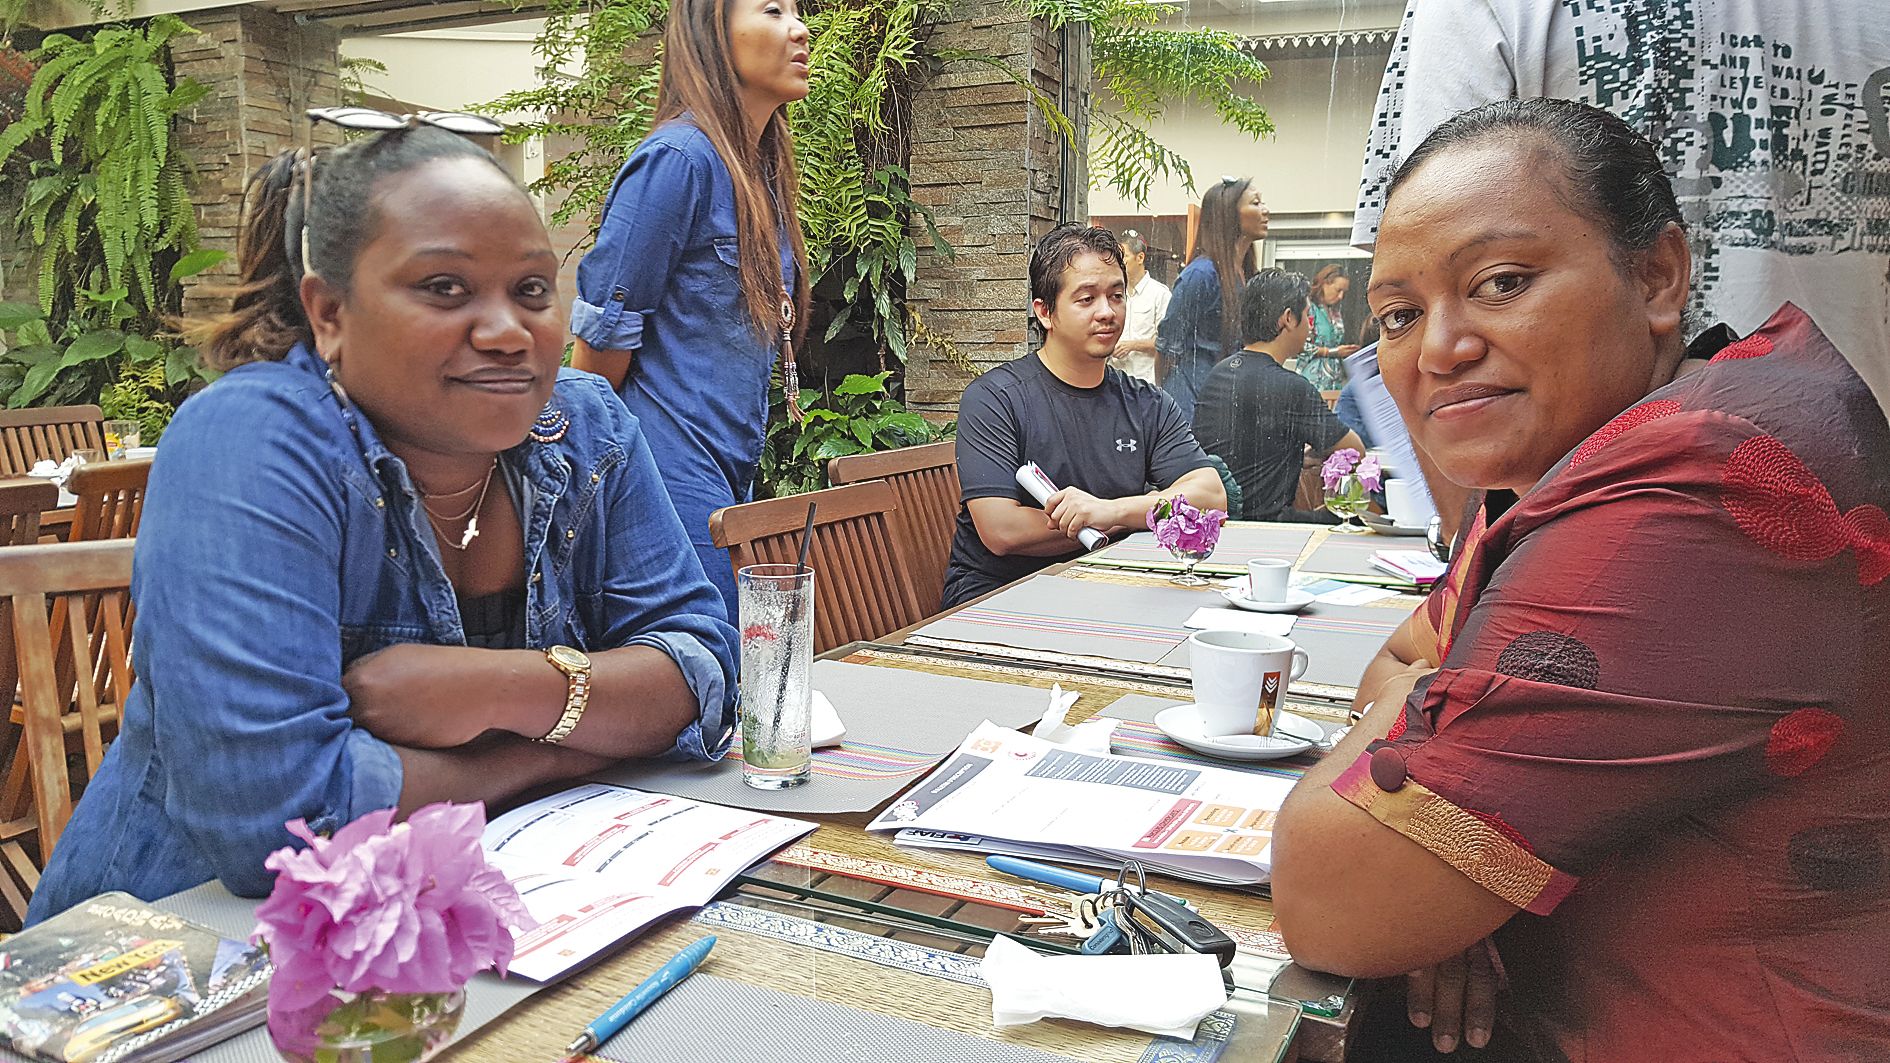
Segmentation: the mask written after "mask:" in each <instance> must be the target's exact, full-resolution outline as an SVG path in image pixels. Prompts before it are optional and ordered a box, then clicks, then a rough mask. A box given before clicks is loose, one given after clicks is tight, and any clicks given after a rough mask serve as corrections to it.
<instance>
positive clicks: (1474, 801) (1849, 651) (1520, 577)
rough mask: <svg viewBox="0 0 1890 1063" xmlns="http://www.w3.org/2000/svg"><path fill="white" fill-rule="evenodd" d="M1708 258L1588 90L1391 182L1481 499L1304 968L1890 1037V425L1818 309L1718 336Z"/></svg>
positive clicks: (1615, 1044) (1447, 1001) (1509, 1054)
mask: <svg viewBox="0 0 1890 1063" xmlns="http://www.w3.org/2000/svg"><path fill="white" fill-rule="evenodd" d="M1690 266H1691V264H1690V261H1689V257H1688V253H1687V244H1686V240H1685V236H1684V233H1683V232H1682V229H1681V226H1680V222H1679V217H1678V211H1677V210H1676V209H1675V206H1674V200H1673V192H1672V189H1671V187H1670V186H1669V185H1668V182H1667V179H1666V177H1665V175H1664V174H1663V173H1661V171H1660V166H1659V160H1658V158H1657V156H1656V155H1655V153H1654V150H1653V148H1652V146H1651V145H1649V144H1648V143H1647V142H1646V141H1645V140H1642V139H1641V138H1640V137H1639V136H1638V135H1636V134H1635V133H1633V132H1632V131H1631V130H1630V129H1629V128H1628V127H1627V126H1626V125H1624V124H1623V123H1621V122H1620V120H1618V119H1616V118H1613V117H1611V116H1609V115H1608V114H1606V113H1605V112H1602V111H1599V110H1596V109H1594V108H1591V107H1588V106H1586V105H1584V104H1578V103H1571V102H1567V101H1558V100H1546V99H1537V100H1524V101H1508V102H1504V103H1497V104H1491V105H1489V106H1487V107H1483V108H1479V109H1478V110H1476V111H1472V112H1469V113H1467V114H1465V115H1460V116H1459V117H1458V118H1456V119H1454V120H1453V121H1451V122H1450V123H1447V124H1446V125H1444V126H1443V127H1441V128H1439V129H1438V130H1437V132H1435V133H1434V134H1432V136H1431V137H1430V139H1429V140H1427V141H1426V142H1425V144H1424V145H1423V146H1422V147H1420V148H1419V149H1418V150H1417V151H1416V152H1414V153H1413V154H1412V156H1411V157H1410V158H1409V159H1408V160H1407V161H1406V163H1405V164H1404V166H1403V167H1402V168H1401V169H1400V171H1399V173H1398V175H1397V178H1396V180H1395V182H1394V184H1393V191H1392V194H1391V200H1390V205H1389V208H1388V210H1387V213H1386V216H1385V223H1384V227H1383V229H1382V230H1381V233H1380V238H1379V244H1378V252H1377V258H1376V261H1375V262H1374V265H1373V273H1372V280H1371V285H1370V287H1369V289H1368V293H1367V294H1368V298H1369V300H1370V303H1371V307H1372V311H1373V314H1374V315H1375V316H1376V317H1377V318H1378V319H1379V320H1380V321H1381V322H1382V323H1383V327H1384V336H1383V338H1382V340H1381V341H1380V345H1379V366H1380V369H1381V371H1382V372H1383V374H1384V379H1385V383H1386V385H1387V386H1388V387H1389V388H1390V390H1391V392H1392V394H1393V396H1394V397H1395V398H1396V399H1397V400H1398V405H1399V408H1400V409H1401V410H1402V411H1403V413H1404V417H1405V421H1406V424H1407V425H1408V426H1409V427H1410V430H1411V434H1412V437H1413V439H1414V440H1415V441H1416V443H1417V444H1418V446H1419V447H1420V448H1421V449H1423V450H1424V451H1426V452H1427V453H1428V454H1429V455H1430V456H1431V457H1432V458H1433V459H1434V460H1435V461H1436V463H1437V465H1438V467H1439V468H1440V469H1441V471H1442V472H1443V473H1444V475H1445V476H1447V477H1448V478H1449V479H1451V480H1453V481H1455V482H1457V483H1461V484H1464V485H1467V486H1470V487H1474V488H1479V489H1482V494H1481V496H1480V503H1481V504H1480V507H1479V508H1478V510H1477V511H1476V513H1475V514H1474V515H1473V517H1472V519H1470V520H1469V521H1467V522H1466V531H1465V533H1464V534H1463V536H1462V537H1461V538H1460V540H1459V545H1458V550H1457V553H1456V556H1455V558H1454V559H1453V562H1452V566H1451V571H1450V573H1449V574H1448V576H1447V578H1446V580H1445V581H1443V583H1442V585H1441V586H1440V587H1439V589H1437V590H1436V591H1435V592H1433V594H1432V596H1431V599H1430V601H1429V603H1428V606H1427V608H1425V609H1422V610H1419V612H1418V613H1417V614H1416V615H1414V616H1413V618H1412V620H1411V621H1410V622H1409V623H1408V624H1406V625H1405V627H1404V628H1402V629H1401V630H1400V631H1399V632H1398V633H1397V634H1395V635H1394V636H1393V637H1392V639H1391V640H1390V641H1389V642H1388V643H1387V645H1386V648H1385V651H1384V652H1383V653H1381V654H1380V657H1379V659H1378V660H1377V661H1375V662H1374V663H1373V664H1372V666H1371V668H1370V669H1368V670H1367V672H1366V675H1365V678H1364V680H1363V681H1362V683H1361V685H1360V691H1361V701H1365V702H1370V708H1369V710H1368V711H1367V712H1366V713H1365V715H1364V717H1363V719H1362V720H1361V721H1360V722H1359V724H1358V725H1357V726H1356V727H1355V728H1354V729H1353V732H1352V734H1351V735H1350V736H1349V737H1348V738H1347V739H1346V741H1345V742H1343V743H1342V744H1341V745H1340V747H1339V748H1338V749H1337V750H1335V751H1334V753H1333V755H1331V756H1329V757H1328V758H1327V759H1326V760H1325V761H1324V762H1322V763H1321V764H1320V765H1319V766H1318V767H1317V768H1316V769H1314V770H1313V771H1311V772H1309V773H1308V774H1307V777H1306V780H1305V782H1304V783H1302V784H1301V785H1300V786H1299V787H1298V788H1297V789H1296V790H1295V791H1294V793H1293V795H1292V797H1291V798H1290V799H1289V800H1288V802H1287V804H1286V807H1285V809H1284V810H1283V811H1282V813H1281V817H1280V820H1279V825H1278V833H1277V834H1276V835H1275V839H1274V857H1275V859H1274V867H1273V891H1274V899H1275V903H1276V905H1277V910H1278V915H1279V920H1280V924H1281V929H1282V931H1283V932H1284V934H1285V936H1286V941H1287V944H1288V947H1289V948H1290V949H1291V950H1292V952H1293V954H1294V956H1295V958H1296V959H1298V960H1300V961H1301V962H1303V963H1306V964H1308V965H1310V966H1313V967H1316V968H1321V969H1324V970H1328V971H1334V972H1338V973H1342V974H1351V975H1357V976H1366V977H1376V976H1388V975H1396V974H1403V973H1405V972H1412V971H1416V972H1419V974H1417V975H1415V976H1413V977H1412V979H1411V983H1412V985H1413V987H1414V988H1415V989H1416V992H1415V993H1414V995H1413V998H1412V1001H1411V1004H1410V1009H1411V1012H1412V1018H1413V1021H1415V1022H1418V1024H1419V1025H1429V1026H1430V1027H1431V1029H1432V1034H1433V1043H1434V1044H1435V1046H1436V1047H1437V1048H1438V1049H1441V1050H1443V1051H1450V1050H1452V1049H1454V1048H1455V1047H1457V1046H1458V1045H1459V1044H1460V1043H1467V1044H1470V1045H1472V1046H1476V1047H1482V1045H1483V1044H1484V1043H1486V1042H1487V1043H1488V1044H1489V1045H1490V1052H1489V1053H1486V1055H1485V1058H1489V1057H1490V1056H1492V1055H1496V1054H1498V1053H1499V1050H1500V1055H1501V1056H1502V1057H1503V1058H1523V1059H1568V1060H1595V1061H1603V1060H1605V1061H1610V1063H1614V1061H1633V1060H1658V1061H1660V1063H1681V1061H1687V1060H1714V1061H1719V1060H1745V1059H1752V1060H1833V1059H1845V1060H1884V1059H1890V959H1887V957H1890V801H1886V800H1885V794H1886V793H1890V652H1886V651H1887V650H1890V518H1887V517H1886V516H1885V510H1886V508H1890V426H1887V425H1886V424H1885V421H1884V416H1883V413H1882V412H1881V410H1880V409H1879V407H1878V406H1877V404H1876V403H1875V402H1874V401H1872V399H1871V396H1870V393H1869V391H1868V390H1867V389H1866V388H1865V385H1864V384H1863V382H1862V381H1861V380H1860V379H1858V377H1857V375H1856V374H1855V373H1854V372H1852V370H1851V369H1850V367H1849V366H1848V364H1847V363H1846V362H1845V360H1844V359H1843V358H1842V357H1840V355H1839V354H1838V352H1837V351H1836V350H1834V349H1833V348H1832V346H1831V344H1830V343H1829V342H1828V341H1826V340H1825V338H1824V336H1823V334H1822V333H1821V332H1819V330H1818V328H1817V326H1816V325H1814V324H1813V323H1812V322H1811V320H1810V319H1809V318H1807V317H1806V316H1805V315H1804V314H1803V313H1802V312H1801V311H1799V310H1798V309H1797V308H1796V307H1793V306H1790V305H1787V306H1785V307H1783V308H1782V309H1780V310H1779V311H1778V313H1777V314H1775V315H1774V316H1773V317H1772V319H1771V320H1770V321H1769V322H1767V324H1766V325H1765V326H1764V327H1763V328H1761V329H1760V330H1759V331H1758V332H1757V333H1755V334H1753V335H1752V336H1748V337H1746V338H1745V339H1743V340H1740V341H1738V342H1736V343H1732V344H1731V345H1729V346H1723V341H1722V346H1723V349H1719V350H1718V351H1717V352H1716V353H1714V354H1713V356H1712V358H1711V360H1710V362H1709V361H1706V360H1705V359H1703V358H1700V357H1696V356H1698V355H1702V354H1705V353H1707V350H1706V349H1707V348H1708V347H1710V346H1711V345H1712V344H1711V343H1710V341H1706V340H1705V338H1704V337H1703V338H1702V340H1696V341H1695V343H1694V346H1693V348H1692V349H1688V348H1687V346H1686V344H1685V342H1684V336H1683V331H1682V330H1683V311H1684V308H1685V306H1686V294H1687V289H1688V282H1689V274H1690ZM1717 331H1718V330H1716V332H1717ZM1707 335H1708V336H1712V335H1714V333H1708V334H1707ZM1492 957H1500V962H1498V963H1495V964H1492V962H1491V959H1492ZM1499 986H1500V988H1498V987H1499ZM1492 1012H1494V1014H1495V1021H1494V1023H1493V1024H1492V1021H1491V1018H1490V1015H1491V1013H1492Z"/></svg>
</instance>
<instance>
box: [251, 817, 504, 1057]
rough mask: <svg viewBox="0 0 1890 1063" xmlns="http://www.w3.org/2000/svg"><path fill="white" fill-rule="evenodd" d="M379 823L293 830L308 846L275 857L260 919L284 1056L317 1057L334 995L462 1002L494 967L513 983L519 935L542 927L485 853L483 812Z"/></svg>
mask: <svg viewBox="0 0 1890 1063" xmlns="http://www.w3.org/2000/svg"><path fill="white" fill-rule="evenodd" d="M393 819H394V812H393V810H392V809H382V810H381V811H378V812H370V813H368V814H367V815H365V816H362V817H360V818H359V819H357V820H355V821H354V822H352V823H349V824H348V825H346V826H344V827H342V828H341V829H340V830H338V831H336V832H335V835H334V837H332V838H324V837H321V836H320V835H317V834H316V833H314V832H313V831H311V830H310V829H309V827H308V824H307V823H306V822H304V821H302V820H299V819H298V820H294V821H292V822H290V823H289V824H287V827H288V830H289V833H290V834H293V835H295V836H296V837H297V838H300V839H301V840H302V841H303V842H305V843H307V848H305V849H302V850H300V851H298V850H296V849H295V848H293V847H288V848H283V849H278V850H276V851H275V852H273V853H271V854H269V857H268V859H266V860H264V861H263V866H264V867H266V868H268V869H269V870H271V871H274V872H276V884H275V888H274V890H273V891H272V892H271V893H270V895H269V899H268V900H266V901H264V902H263V903H262V904H261V905H260V906H258V907H257V909H256V918H257V927H256V936H257V937H258V938H261V939H262V940H263V941H265V942H267V943H268V945H269V959H270V962H271V963H272V964H274V966H275V974H274V976H273V977H272V978H271V979H270V985H269V1028H270V1033H271V1035H272V1036H273V1037H275V1038H276V1041H277V1043H278V1044H279V1045H281V1046H283V1047H284V1048H288V1049H296V1048H301V1049H305V1050H306V1049H312V1048H313V1047H314V1044H315V1027H316V1026H318V1025H319V1024H320V1022H321V1019H322V1018H323V1017H325V1016H326V1014H327V1013H328V1011H330V1010H332V1008H333V1007H334V1005H335V1003H336V998H335V997H334V994H333V993H332V990H336V989H340V990H342V991H344V992H347V993H361V992H366V991H368V990H380V991H382V992H387V993H451V992H453V991H455V990H457V989H459V988H461V987H462V986H464V985H465V984H466V982H467V981H468V980H470V979H471V978H472V976H473V975H474V974H475V973H477V972H479V971H483V970H486V969H487V968H496V969H497V970H498V971H499V973H501V974H503V973H505V969H506V967H507V966H508V965H509V964H510V963H511V962H512V930H513V929H521V930H522V929H529V928H530V927H531V926H532V925H534V921H533V919H532V917H531V916H530V915H529V914H527V913H526V911H525V905H524V903H523V902H522V901H520V900H519V896H518V891H517V890H515V889H513V888H512V884H511V883H510V882H508V881H507V880H506V878H505V876H504V875H503V874H501V873H500V872H499V871H498V870H497V869H495V868H493V867H492V866H491V865H489V864H487V863H486V858H485V852H484V850H482V849H481V848H480V846H479V838H480V834H481V833H482V832H483V831H484V829H485V820H486V817H485V806H484V805H481V804H476V803H475V804H466V805H456V804H448V803H441V804H434V805H428V806H427V807H425V808H422V809H420V810H419V811H417V812H415V813H414V814H413V815H411V816H409V817H408V818H407V820H406V822H404V823H395V822H394V821H393Z"/></svg>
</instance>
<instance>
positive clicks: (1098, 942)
mask: <svg viewBox="0 0 1890 1063" xmlns="http://www.w3.org/2000/svg"><path fill="white" fill-rule="evenodd" d="M1097 922H1098V923H1099V924H1100V925H1099V926H1098V927H1097V929H1096V932H1095V933H1094V934H1091V935H1090V936H1089V938H1088V940H1086V941H1084V942H1083V948H1082V953H1083V955H1085V956H1106V955H1108V954H1109V953H1112V952H1115V951H1116V949H1117V947H1118V946H1120V945H1121V944H1122V943H1123V942H1122V931H1121V929H1120V928H1118V927H1117V926H1116V910H1115V909H1113V908H1104V909H1103V911H1102V915H1101V916H1099V917H1098V918H1097Z"/></svg>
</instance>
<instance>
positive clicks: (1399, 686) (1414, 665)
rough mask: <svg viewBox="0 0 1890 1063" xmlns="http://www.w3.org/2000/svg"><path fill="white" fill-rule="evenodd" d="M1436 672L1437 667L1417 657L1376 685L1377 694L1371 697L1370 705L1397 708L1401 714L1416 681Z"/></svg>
mask: <svg viewBox="0 0 1890 1063" xmlns="http://www.w3.org/2000/svg"><path fill="white" fill-rule="evenodd" d="M1436 670H1437V666H1436V665H1434V664H1432V663H1431V662H1429V661H1427V660H1425V659H1424V658H1422V657H1419V658H1418V659H1417V660H1415V661H1412V662H1411V663H1410V664H1407V665H1405V666H1404V667H1403V668H1400V669H1399V670H1397V671H1395V672H1392V673H1391V674H1390V675H1387V676H1386V677H1385V678H1384V680H1383V681H1382V682H1380V683H1379V684H1378V691H1377V693H1375V694H1373V695H1372V699H1371V704H1373V705H1380V706H1397V709H1396V711H1398V712H1403V711H1404V709H1403V706H1404V703H1405V702H1406V701H1408V700H1409V699H1410V697H1411V690H1412V689H1413V688H1414V687H1416V686H1417V685H1418V680H1420V679H1423V678H1424V677H1425V676H1427V675H1430V674H1431V673H1432V672H1435V671H1436Z"/></svg>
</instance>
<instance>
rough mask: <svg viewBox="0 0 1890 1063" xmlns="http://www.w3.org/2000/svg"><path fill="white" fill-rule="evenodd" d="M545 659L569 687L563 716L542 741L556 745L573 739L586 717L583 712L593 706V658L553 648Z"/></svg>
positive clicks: (547, 651)
mask: <svg viewBox="0 0 1890 1063" xmlns="http://www.w3.org/2000/svg"><path fill="white" fill-rule="evenodd" d="M545 660H547V661H550V662H551V666H552V667H553V668H556V669H557V670H558V671H560V672H563V673H564V677H565V679H566V680H567V681H568V683H569V686H568V687H567V688H566V691H565V695H564V715H562V716H560V717H558V722H557V723H556V724H554V725H552V728H551V730H550V731H547V732H546V733H545V736H544V737H543V738H540V739H538V741H540V742H547V743H549V744H551V745H554V746H555V745H557V744H558V743H559V742H562V741H564V740H565V739H567V738H569V737H571V732H572V731H575V730H577V725H578V721H579V720H582V719H583V718H584V709H585V707H586V706H588V705H589V704H590V703H591V659H590V657H588V656H586V655H585V653H584V651H582V650H574V649H572V648H571V647H569V646H553V647H551V648H550V649H548V650H546V651H545Z"/></svg>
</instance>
